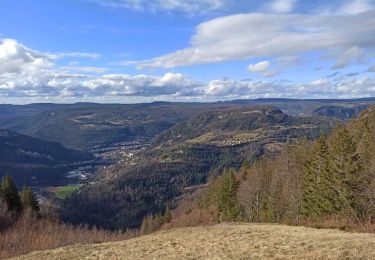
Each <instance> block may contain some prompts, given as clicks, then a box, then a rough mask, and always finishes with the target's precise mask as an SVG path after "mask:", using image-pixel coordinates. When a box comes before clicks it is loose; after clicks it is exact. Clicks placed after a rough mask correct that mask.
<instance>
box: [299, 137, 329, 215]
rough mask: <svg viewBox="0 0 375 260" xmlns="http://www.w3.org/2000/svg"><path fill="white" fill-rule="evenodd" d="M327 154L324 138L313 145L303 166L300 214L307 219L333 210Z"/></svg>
mask: <svg viewBox="0 0 375 260" xmlns="http://www.w3.org/2000/svg"><path fill="white" fill-rule="evenodd" d="M330 178H331V176H330V172H329V153H328V146H327V143H326V141H325V136H321V137H320V138H319V140H317V141H316V142H315V144H314V149H313V152H312V155H311V157H310V158H309V159H308V160H307V162H306V164H305V171H304V175H303V180H302V182H303V183H302V192H303V194H302V202H301V214H302V215H305V216H309V217H316V216H320V215H322V214H325V213H330V212H332V210H333V202H332V194H333V193H332V188H331V187H330V182H331V179H330Z"/></svg>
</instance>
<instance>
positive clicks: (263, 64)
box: [247, 61, 270, 72]
mask: <svg viewBox="0 0 375 260" xmlns="http://www.w3.org/2000/svg"><path fill="white" fill-rule="evenodd" d="M269 66H270V62H269V61H260V62H258V63H255V64H250V65H249V66H248V67H247V69H248V71H250V72H262V71H265V70H266V69H267V68H268V67H269Z"/></svg>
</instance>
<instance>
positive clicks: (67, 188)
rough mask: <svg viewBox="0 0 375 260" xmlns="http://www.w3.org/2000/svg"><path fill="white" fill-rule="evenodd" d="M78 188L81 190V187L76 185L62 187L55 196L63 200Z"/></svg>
mask: <svg viewBox="0 0 375 260" xmlns="http://www.w3.org/2000/svg"><path fill="white" fill-rule="evenodd" d="M76 190H79V187H78V186H74V185H69V186H64V187H60V189H59V190H58V191H57V192H56V194H55V196H56V198H58V199H62V200H63V199H66V198H68V197H70V196H71V195H72V193H73V192H75V191H76Z"/></svg>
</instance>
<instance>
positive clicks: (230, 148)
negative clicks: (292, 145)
mask: <svg viewBox="0 0 375 260" xmlns="http://www.w3.org/2000/svg"><path fill="white" fill-rule="evenodd" d="M336 123H337V122H336V121H335V120H329V119H320V118H311V117H292V116H288V115H286V114H284V113H283V112H281V111H280V110H279V109H277V108H273V107H268V106H266V107H251V108H237V109H235V108H229V109H228V108H223V109H215V110H214V111H210V112H203V113H201V114H198V115H197V116H195V117H193V118H191V119H188V120H187V121H184V122H182V123H180V124H177V125H176V126H175V127H172V128H171V129H170V130H166V131H165V132H163V133H162V134H161V135H160V136H158V137H156V139H155V140H154V141H153V144H154V145H153V146H152V147H151V148H150V149H148V150H146V151H145V152H144V153H142V154H141V155H139V158H137V159H135V160H134V164H133V165H132V164H119V165H117V166H116V167H114V168H113V169H111V170H108V171H107V172H106V173H104V174H103V175H100V176H98V178H97V180H98V183H96V184H92V185H86V186H85V187H83V189H81V191H80V192H79V193H76V194H74V195H73V196H72V197H71V198H69V199H68V200H66V201H65V204H64V206H63V208H62V212H61V213H62V217H63V219H64V220H65V221H69V222H71V223H75V224H78V223H82V222H84V223H89V224H90V225H100V226H104V227H106V228H111V229H116V228H127V227H139V226H140V224H141V222H142V219H143V217H144V216H147V215H148V214H154V213H157V212H163V211H164V209H165V208H166V206H167V205H170V206H173V205H174V202H175V200H176V199H177V198H178V197H179V196H181V195H182V194H184V191H185V190H186V189H189V188H191V187H194V186H197V185H202V184H205V183H207V181H208V179H209V178H210V177H212V176H216V175H219V174H220V173H221V171H222V170H223V169H224V168H226V167H233V168H239V167H240V166H241V164H242V163H243V161H244V160H246V161H248V162H253V161H255V160H257V159H259V158H260V157H261V156H263V155H267V156H275V155H276V154H277V153H278V152H279V151H280V150H281V149H282V147H283V146H285V144H286V143H288V142H294V141H295V140H297V139H298V138H302V137H306V138H309V139H313V138H316V137H318V136H319V135H320V134H321V133H326V132H329V131H330V129H331V128H332V127H333V126H334V125H335V124H336ZM167 140H170V141H167Z"/></svg>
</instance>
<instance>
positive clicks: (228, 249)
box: [18, 224, 375, 260]
mask: <svg viewBox="0 0 375 260" xmlns="http://www.w3.org/2000/svg"><path fill="white" fill-rule="evenodd" d="M374 248H375V235H373V234H372V235H371V234H357V233H345V232H342V231H338V230H327V229H313V228H306V227H291V226H283V225H263V224H259V225H258V224H239V225H235V224H220V225H216V226H211V227H194V228H181V229H174V230H169V231H161V232H157V233H153V234H151V235H147V236H142V237H138V238H135V239H130V240H125V241H121V242H114V243H104V244H92V245H74V246H69V247H65V248H59V249H55V250H51V251H44V252H34V253H32V254H29V255H26V256H22V257H19V258H18V259H38V260H39V259H132V260H133V259H271V258H277V259H375V250H374Z"/></svg>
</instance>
